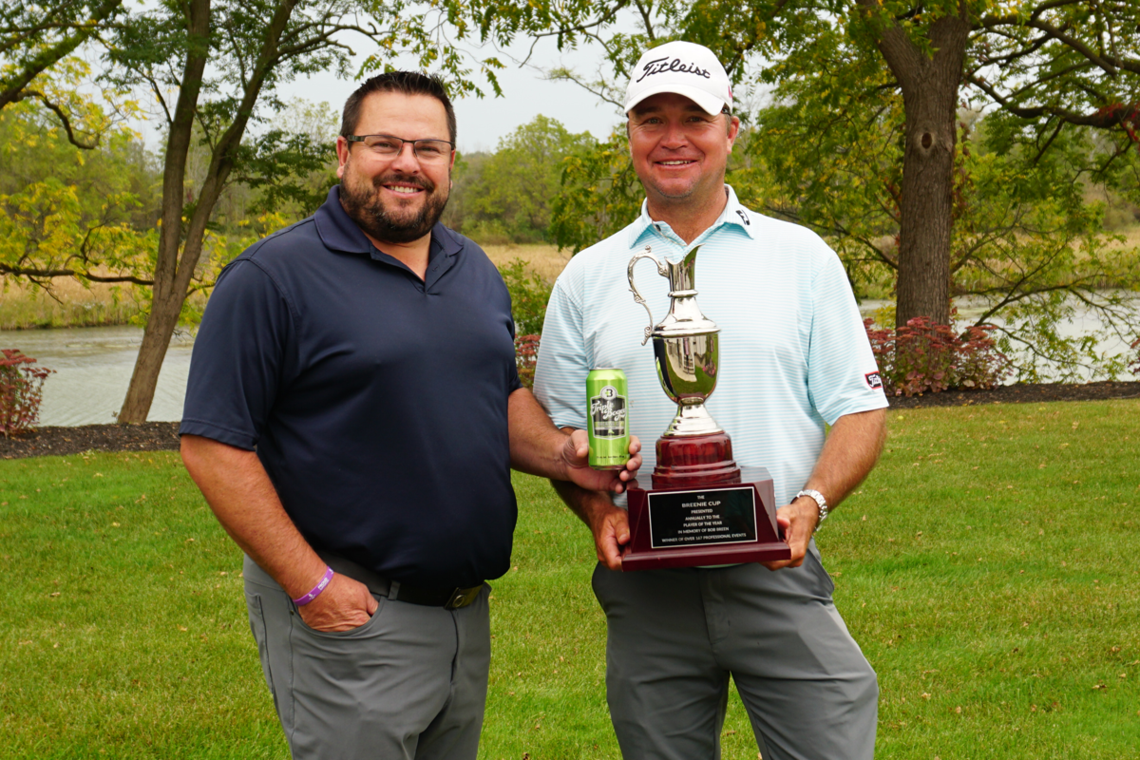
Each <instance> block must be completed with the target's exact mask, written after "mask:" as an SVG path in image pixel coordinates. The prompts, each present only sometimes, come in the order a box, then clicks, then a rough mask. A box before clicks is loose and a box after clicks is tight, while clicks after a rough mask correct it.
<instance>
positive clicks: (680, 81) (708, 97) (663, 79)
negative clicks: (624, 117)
mask: <svg viewBox="0 0 1140 760" xmlns="http://www.w3.org/2000/svg"><path fill="white" fill-rule="evenodd" d="M662 92H672V93H676V94H677V95H684V96H685V97H686V98H688V99H689V100H691V101H693V102H694V103H696V104H697V105H698V106H700V107H701V108H702V109H704V111H705V112H707V113H710V114H718V113H720V112H721V109H723V108H724V107H725V106H728V108H729V110H732V87H731V86H730V85H729V83H728V74H726V73H724V66H721V65H720V61H718V60H717V59H716V56H715V55H713V52H712V51H711V50H709V49H708V48H707V47H705V46H704V45H696V44H693V43H692V42H679V41H678V42H667V43H665V44H664V45H661V46H659V47H655V48H653V49H652V50H647V51H645V54H644V55H642V56H641V60H639V61H638V62H637V65H636V66H634V67H633V74H632V75H631V76H630V78H629V89H627V90H626V93H625V112H626V113H629V112H630V110H631V109H632V108H633V107H634V106H636V105H637V104H638V103H640V102H641V101H643V100H645V99H646V98H648V97H650V96H651V95H657V94H658V93H662Z"/></svg>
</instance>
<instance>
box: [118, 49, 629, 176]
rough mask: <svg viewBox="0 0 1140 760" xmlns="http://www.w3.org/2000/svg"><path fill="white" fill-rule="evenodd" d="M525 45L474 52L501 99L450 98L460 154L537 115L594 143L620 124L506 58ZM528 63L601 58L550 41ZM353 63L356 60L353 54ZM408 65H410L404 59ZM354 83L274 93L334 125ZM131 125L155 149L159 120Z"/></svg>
mask: <svg viewBox="0 0 1140 760" xmlns="http://www.w3.org/2000/svg"><path fill="white" fill-rule="evenodd" d="M526 49H527V46H525V45H515V46H513V47H512V48H509V49H507V50H506V51H504V52H505V53H506V55H504V54H502V53H496V52H495V51H494V50H493V49H491V48H487V49H482V50H476V51H475V52H476V53H477V54H478V55H479V56H480V57H488V56H490V55H496V56H497V57H498V58H499V59H500V60H502V61H503V63H504V64H506V66H507V68H506V69H504V70H501V71H499V72H498V79H499V84H500V86H501V87H502V89H503V96H502V97H499V98H497V97H495V96H494V94H493V91H492V90H491V88H490V87H489V86H488V85H487V84H486V82H485V81H483V80H479V79H477V82H478V84H479V86H480V89H482V90H483V91H484V92H485V93H487V94H486V96H485V97H483V98H482V99H480V98H476V97H468V98H464V99H457V100H455V101H454V102H453V103H454V106H455V115H456V122H457V125H458V132H459V140H458V142H459V145H458V146H457V147H458V148H459V150H460V151H463V152H468V153H470V152H474V151H478V150H486V151H494V150H495V149H496V148H497V147H498V143H499V140H500V139H502V138H503V137H505V136H507V135H508V134H510V133H511V132H513V131H514V130H516V129H517V128H518V127H520V126H522V125H523V124H527V123H529V122H531V121H533V120H534V117H535V116H538V115H539V114H542V115H543V116H546V117H547V118H550V119H555V120H556V121H558V122H560V123H561V124H562V125H563V126H564V127H566V129H568V130H569V131H570V132H573V133H580V132H590V133H592V134H593V135H594V136H595V137H597V138H599V139H604V138H606V137H608V136H609V134H610V132H611V131H612V130H613V128H614V127H615V126H617V125H618V124H620V123H621V122H622V115H621V113H620V112H619V109H618V108H617V107H616V106H614V105H613V104H610V103H606V102H604V101H602V100H601V99H599V98H597V97H596V96H594V95H593V94H591V93H590V92H588V91H586V90H585V89H583V88H582V87H579V86H578V85H576V84H573V83H571V82H567V81H547V80H545V79H544V78H543V75H542V74H541V72H539V71H538V70H537V69H536V68H535V67H534V66H528V67H525V68H523V67H520V66H519V64H518V62H517V61H514V62H512V61H511V60H510V58H509V57H508V56H510V55H513V56H515V57H516V58H517V59H520V60H521V58H522V57H524V56H525V54H526ZM535 50H536V52H535V55H534V56H532V58H531V63H532V64H536V65H537V66H539V67H541V68H546V69H549V68H553V67H563V68H573V69H575V70H578V71H582V72H583V73H594V72H595V70H596V68H597V66H598V62H599V61H600V60H601V59H602V56H601V53H600V51H599V50H598V49H597V48H586V49H584V50H578V51H571V52H569V53H567V54H560V53H559V52H558V49H557V46H556V45H555V43H554V41H553V40H543V41H542V42H540V43H539V44H538V45H537V46H536V49H535ZM358 60H362V58H361V57H359V56H358ZM407 63H408V65H409V66H413V67H414V62H412V61H408V62H407ZM358 85H359V80H344V79H338V78H337V77H336V76H335V75H333V74H332V73H329V74H324V75H318V76H314V77H311V78H309V79H298V80H296V81H294V82H291V83H287V84H285V85H283V86H282V87H281V88H280V90H279V96H280V98H281V99H282V100H284V101H288V100H291V99H294V98H300V99H303V100H306V101H308V102H310V103H313V104H318V103H328V104H329V106H330V109H331V111H332V112H333V113H334V114H335V116H336V122H337V123H338V124H339V122H340V111H341V108H342V106H343V105H344V101H345V100H347V99H348V96H349V95H350V94H351V93H352V91H353V90H355V89H356V87H357V86H358ZM131 124H132V126H134V127H135V128H136V129H138V130H139V132H140V133H141V134H142V135H143V138H144V140H145V141H146V143H147V146H148V147H149V148H150V149H151V150H157V149H158V148H159V147H160V146H159V143H160V141H161V137H160V130H161V122H160V120H156V119H152V120H148V121H132V122H131Z"/></svg>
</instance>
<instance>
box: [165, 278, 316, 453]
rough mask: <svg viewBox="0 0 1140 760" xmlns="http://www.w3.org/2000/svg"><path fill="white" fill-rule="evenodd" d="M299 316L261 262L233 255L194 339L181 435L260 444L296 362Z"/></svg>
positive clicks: (243, 444) (234, 443)
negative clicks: (293, 347) (290, 366)
mask: <svg viewBox="0 0 1140 760" xmlns="http://www.w3.org/2000/svg"><path fill="white" fill-rule="evenodd" d="M293 331H294V320H293V316H292V313H291V310H290V308H289V304H288V302H287V300H286V299H285V298H284V297H283V296H282V295H281V293H280V291H279V289H278V288H277V287H276V285H275V283H274V282H273V280H272V278H271V277H270V276H269V274H268V273H267V272H265V271H264V270H263V269H262V268H261V267H260V266H258V265H257V263H255V262H253V261H250V260H248V259H238V260H236V261H234V262H233V263H232V264H230V265H229V267H228V268H227V269H226V270H225V271H224V272H223V273H222V276H221V277H220V278H219V279H218V283H217V285H216V286H215V287H214V292H213V293H212V295H211V296H210V302H209V304H208V305H207V306H206V312H205V314H204V315H203V317H202V324H201V326H200V327H199V329H198V335H197V337H196V338H195V340H194V350H193V354H192V355H191V359H190V375H189V378H188V380H187V384H186V402H185V406H184V407H183V414H182V425H181V427H180V429H179V433H180V434H189V435H200V436H204V437H206V438H211V439H213V440H216V441H219V442H221V443H225V444H228V445H231V446H236V447H238V448H241V449H246V450H253V449H254V448H256V446H257V442H258V440H259V438H260V437H261V433H262V431H263V430H264V426H265V423H266V420H267V418H268V416H269V412H270V410H271V409H272V408H273V405H274V402H275V401H276V399H277V394H278V390H279V389H280V388H281V386H282V383H283V382H284V381H283V378H284V376H285V373H286V365H287V364H289V362H290V359H291V357H290V355H289V353H290V349H289V348H288V347H289V346H291V345H293V344H294V341H293V340H292V335H293Z"/></svg>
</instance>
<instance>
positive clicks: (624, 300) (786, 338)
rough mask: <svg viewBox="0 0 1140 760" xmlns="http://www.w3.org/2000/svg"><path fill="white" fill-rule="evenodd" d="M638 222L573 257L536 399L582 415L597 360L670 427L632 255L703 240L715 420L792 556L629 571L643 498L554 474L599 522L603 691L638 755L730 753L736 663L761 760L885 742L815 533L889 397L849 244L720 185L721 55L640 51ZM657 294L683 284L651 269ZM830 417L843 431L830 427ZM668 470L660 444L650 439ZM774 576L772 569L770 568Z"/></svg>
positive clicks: (675, 49)
mask: <svg viewBox="0 0 1140 760" xmlns="http://www.w3.org/2000/svg"><path fill="white" fill-rule="evenodd" d="M625 108H626V113H627V115H628V118H629V121H628V126H627V129H628V135H629V150H630V155H631V157H632V161H633V166H634V169H635V170H636V171H637V175H638V177H639V178H640V180H641V183H642V186H643V187H644V189H645V194H646V199H645V203H644V204H643V206H642V210H641V215H640V216H639V217H638V219H637V220H636V221H634V222H633V223H632V224H631V225H629V226H628V227H626V228H625V229H624V230H622V231H621V232H619V233H618V234H616V235H614V236H612V237H610V238H608V239H606V240H603V241H602V242H600V243H598V244H597V245H594V246H592V247H591V248H588V249H587V250H585V251H583V252H581V253H580V254H578V255H577V256H575V257H574V258H573V259H572V260H571V261H570V263H569V264H568V265H567V267H566V269H565V271H564V272H563V273H562V275H561V276H560V277H559V278H558V282H557V283H556V285H555V287H554V292H553V294H552V295H551V299H550V305H549V307H548V309H547V314H546V324H545V327H544V329H543V336H542V349H541V351H540V352H539V361H538V368H537V374H536V377H535V392H536V395H537V396H538V399H539V401H541V402H542V403H543V405H544V406H545V407H546V408H547V410H548V411H549V412H550V413H551V416H552V417H553V418H554V421H555V423H556V424H557V425H559V426H560V427H564V428H583V427H585V426H586V418H585V404H584V390H585V379H586V374H587V372H588V371H589V369H590V368H591V367H620V368H622V369H623V370H625V372H626V374H627V376H628V378H629V396H630V400H631V406H630V426H631V430H632V432H633V433H635V434H637V435H638V436H640V437H641V439H642V440H654V439H656V437H657V436H658V435H660V433H661V432H662V431H664V430H665V428H666V426H667V425H668V423H669V421H670V420H671V419H672V417H673V414H674V412H675V411H676V407H675V405H674V404H673V403H672V402H670V401H669V399H668V398H667V397H666V396H665V394H664V392H663V391H662V389H661V387H660V384H659V382H658V379H657V376H656V373H655V370H654V361H653V355H652V348H651V346H648V345H646V346H643V345H642V330H643V329H644V327H645V324H646V315H645V311H644V310H643V309H642V308H641V307H640V306H639V305H638V304H637V303H636V302H634V300H633V298H632V297H631V295H630V293H629V291H628V283H627V280H626V267H627V266H628V264H629V261H630V258H631V257H632V256H633V255H634V254H635V253H636V252H638V251H640V250H643V249H644V248H645V246H646V245H650V246H651V247H652V249H653V251H654V252H655V253H656V254H657V255H658V256H659V257H660V256H662V255H664V256H665V257H666V258H668V259H670V260H673V261H676V260H678V259H679V258H681V257H682V256H683V255H684V254H685V253H686V252H687V251H689V250H690V249H692V248H693V247H694V246H696V245H700V246H701V249H700V254H699V256H698V258H699V263H700V266H699V267H697V277H696V287H697V289H698V290H699V292H700V298H699V300H700V303H701V307H702V310H703V311H704V312H705V313H706V314H708V315H709V317H710V318H712V319H713V320H714V321H715V322H716V323H717V325H718V326H719V327H720V329H721V332H720V346H721V362H720V368H719V369H720V372H719V377H718V382H717V389H716V393H715V394H714V395H712V396H711V397H710V399H709V401H708V404H707V406H708V408H709V411H710V413H711V414H712V416H713V418H714V419H715V420H716V421H717V422H718V423H719V424H720V426H721V427H723V428H724V429H725V430H726V431H727V432H728V433H729V434H730V435H731V436H732V440H733V455H734V458H735V460H736V462H737V464H739V465H741V466H753V467H755V466H761V467H766V468H767V469H768V471H769V472H770V473H771V475H772V477H773V481H774V485H775V492H776V499H777V502H778V503H779V504H782V505H784V506H782V507H780V509H779V510H778V513H777V521H778V522H779V525H780V527H781V529H782V531H783V533H784V536H785V539H786V540H787V542H788V544H789V546H790V547H791V550H792V556H791V559H790V560H787V561H781V562H771V563H767V564H766V568H767V569H765V567H761V566H760V565H757V564H745V565H734V566H728V567H713V568H682V569H672V570H642V571H637V572H627V573H622V572H621V549H622V547H623V546H624V545H625V544H626V543H627V542H628V541H629V526H628V520H627V518H626V513H625V511H624V510H623V509H621V508H620V507H618V506H615V505H614V504H613V503H611V502H610V500H609V499H608V498H602V497H599V496H597V495H594V494H589V493H587V492H585V491H582V490H580V489H577V488H575V487H574V486H570V485H562V484H556V487H557V488H558V490H559V493H560V494H561V495H562V497H563V498H564V499H565V500H566V502H567V503H568V504H569V505H570V506H571V508H572V509H573V510H574V511H575V512H577V513H578V514H579V516H581V517H582V519H583V520H584V521H585V522H586V524H587V525H589V526H590V528H591V530H592V531H593V534H594V540H595V543H596V546H597V552H598V559H599V560H600V563H599V565H598V567H597V569H596V570H595V572H594V578H593V585H594V593H595V595H596V596H597V598H598V601H599V602H600V603H601V606H602V608H603V609H604V610H605V613H606V618H607V624H608V637H607V657H606V660H607V672H606V688H607V697H608V701H609V706H610V714H611V718H612V720H613V724H614V729H615V731H616V733H617V737H618V742H619V744H620V745H621V751H622V755H623V757H625V758H626V760H632V759H634V758H638V759H640V758H654V759H657V758H668V759H670V760H673V759H675V760H692V759H693V758H715V757H719V756H720V748H719V736H720V730H721V726H722V723H723V720H724V714H725V709H726V704H727V695H728V682H729V679H730V678H731V679H732V680H733V681H734V682H735V683H736V687H737V690H738V691H739V692H740V695H741V698H742V699H743V701H744V704H745V707H746V708H747V710H748V714H749V717H750V719H751V722H752V727H753V731H754V733H755V735H756V741H757V744H758V745H759V748H760V750H761V752H762V754H763V757H764V758H765V760H783V759H784V758H805V759H807V758H812V759H815V760H820V759H824V758H827V759H829V760H830V759H832V758H844V759H845V760H856V759H861V758H870V757H872V756H873V754H874V744H875V723H876V717H877V703H878V685H877V681H876V677H875V672H874V671H873V670H872V669H871V666H870V665H869V664H868V663H867V660H866V659H865V658H864V657H863V654H862V652H860V650H859V647H858V645H857V644H856V643H855V641H854V640H853V639H852V637H851V635H850V634H849V633H848V631H847V628H846V626H845V625H844V623H843V620H842V618H841V617H840V616H839V613H838V612H837V611H836V609H835V605H834V604H833V602H832V599H831V593H832V590H833V588H834V587H833V585H832V582H831V578H830V577H829V576H828V574H827V572H826V571H825V570H824V569H823V565H822V564H821V560H820V555H819V551H818V550H817V549H816V547H815V542H814V541H813V540H812V536H813V534H814V532H815V530H816V529H817V528H818V527H819V525H820V523H821V522H822V520H823V519H824V518H825V517H826V516H827V514H828V511H829V510H830V509H834V508H835V506H836V505H837V504H838V503H839V502H840V501H842V499H843V498H844V497H845V496H846V495H847V494H848V493H849V492H850V491H851V490H852V489H853V488H854V487H855V486H856V485H858V484H859V483H860V482H861V481H862V480H863V478H864V477H865V476H866V475H867V473H868V472H869V471H870V470H871V468H872V467H873V466H874V464H875V462H876V460H877V458H878V455H879V451H880V449H881V447H882V441H883V430H884V418H885V407H886V406H887V400H886V397H885V395H884V394H883V391H882V384H881V382H880V381H879V376H878V371H877V367H876V366H875V360H874V356H873V355H872V353H871V348H870V345H869V343H868V341H867V336H866V332H865V331H864V329H863V325H862V321H861V319H860V317H859V312H858V309H857V308H856V304H855V299H854V296H853V295H852V292H851V288H850V285H849V284H848V281H847V277H846V275H845V273H844V270H843V267H842V265H841V263H840V261H839V259H838V257H837V256H836V255H835V254H834V253H833V252H832V251H831V250H830V249H829V248H828V247H827V245H826V244H825V243H824V242H823V241H822V240H821V239H820V238H819V237H818V236H817V235H815V234H814V233H813V232H811V231H810V230H807V229H805V228H803V227H799V226H797V225H793V224H789V223H786V222H781V221H777V220H775V219H770V218H767V217H764V216H762V215H760V214H757V213H755V212H754V211H751V210H749V209H746V208H744V207H743V206H741V205H740V203H739V202H738V201H737V198H736V195H735V193H734V192H733V191H732V188H730V187H728V186H727V185H726V184H725V179H724V178H725V168H726V164H727V161H728V155H729V153H731V151H732V146H733V143H734V141H735V139H736V136H737V133H738V131H739V128H740V121H739V119H737V118H736V117H735V116H733V115H732V90H731V88H730V85H729V80H728V76H727V75H726V74H725V71H724V68H723V67H722V66H721V64H720V62H719V61H717V59H716V57H715V55H713V53H712V52H711V51H710V50H708V49H707V48H704V47H702V46H700V45H694V44H691V43H687V42H670V43H667V44H664V45H661V46H659V47H657V48H654V49H652V50H649V51H648V52H646V53H645V55H643V56H642V57H641V60H640V61H639V62H638V64H637V66H636V68H635V69H634V72H633V75H632V77H631V79H630V83H629V89H628V93H627V97H626V104H625ZM638 287H639V289H641V290H642V293H643V295H645V297H646V299H647V301H648V302H649V303H650V304H660V308H664V307H665V305H666V304H667V303H668V295H667V291H668V282H667V281H666V280H665V279H664V278H661V277H653V276H649V277H646V278H644V279H643V280H639V281H638ZM827 426H830V427H831V429H830V433H828V432H827ZM643 456H644V462H645V464H646V465H647V466H648V467H649V468H652V467H653V465H654V464H655V462H654V461H653V459H654V456H653V452H652V450H649V451H646V452H644V454H643ZM770 571H774V572H770Z"/></svg>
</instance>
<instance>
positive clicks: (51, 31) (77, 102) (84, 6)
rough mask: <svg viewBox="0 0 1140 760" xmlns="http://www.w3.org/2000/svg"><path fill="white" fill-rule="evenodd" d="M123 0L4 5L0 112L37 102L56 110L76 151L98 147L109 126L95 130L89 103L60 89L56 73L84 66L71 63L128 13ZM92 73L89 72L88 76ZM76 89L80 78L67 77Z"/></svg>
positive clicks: (0, 27)
mask: <svg viewBox="0 0 1140 760" xmlns="http://www.w3.org/2000/svg"><path fill="white" fill-rule="evenodd" d="M122 4H123V0H53V2H49V3H41V2H10V3H4V4H3V5H0V109H4V108H7V107H8V106H10V105H12V104H14V103H19V102H21V101H27V100H34V101H37V102H39V103H42V104H43V105H44V106H46V107H47V108H49V109H51V111H52V112H53V114H54V118H55V121H56V122H57V123H58V124H59V125H60V126H62V128H63V130H64V132H65V133H66V135H67V139H68V140H69V141H70V142H72V143H73V144H74V145H76V146H78V147H83V148H91V147H94V146H95V145H96V144H98V140H99V136H100V133H101V130H102V127H103V126H104V125H102V124H99V123H95V124H92V123H91V122H90V120H89V116H90V115H91V112H90V110H89V109H88V103H89V101H88V100H87V99H86V98H84V97H83V96H81V95H79V94H78V93H77V92H75V90H73V89H71V88H70V87H63V88H61V87H59V86H57V83H56V82H55V81H54V79H55V78H54V77H53V76H52V73H53V70H54V71H55V73H59V69H63V70H65V71H66V70H67V69H71V70H72V71H71V73H74V70H75V68H76V67H77V66H82V64H80V63H79V62H78V61H76V60H75V59H70V60H69V56H71V55H72V54H73V53H74V52H75V51H76V50H78V49H79V48H80V46H82V45H83V44H84V43H86V42H88V41H89V40H91V39H93V38H97V37H98V33H99V32H100V31H101V29H102V28H103V27H104V26H105V25H106V24H108V23H111V22H113V21H114V20H115V19H116V18H117V17H118V16H119V15H120V14H121V12H122ZM86 73H88V72H84V75H86ZM64 81H67V82H68V84H69V85H70V84H71V83H72V82H73V81H74V78H73V77H71V76H65V77H64Z"/></svg>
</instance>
